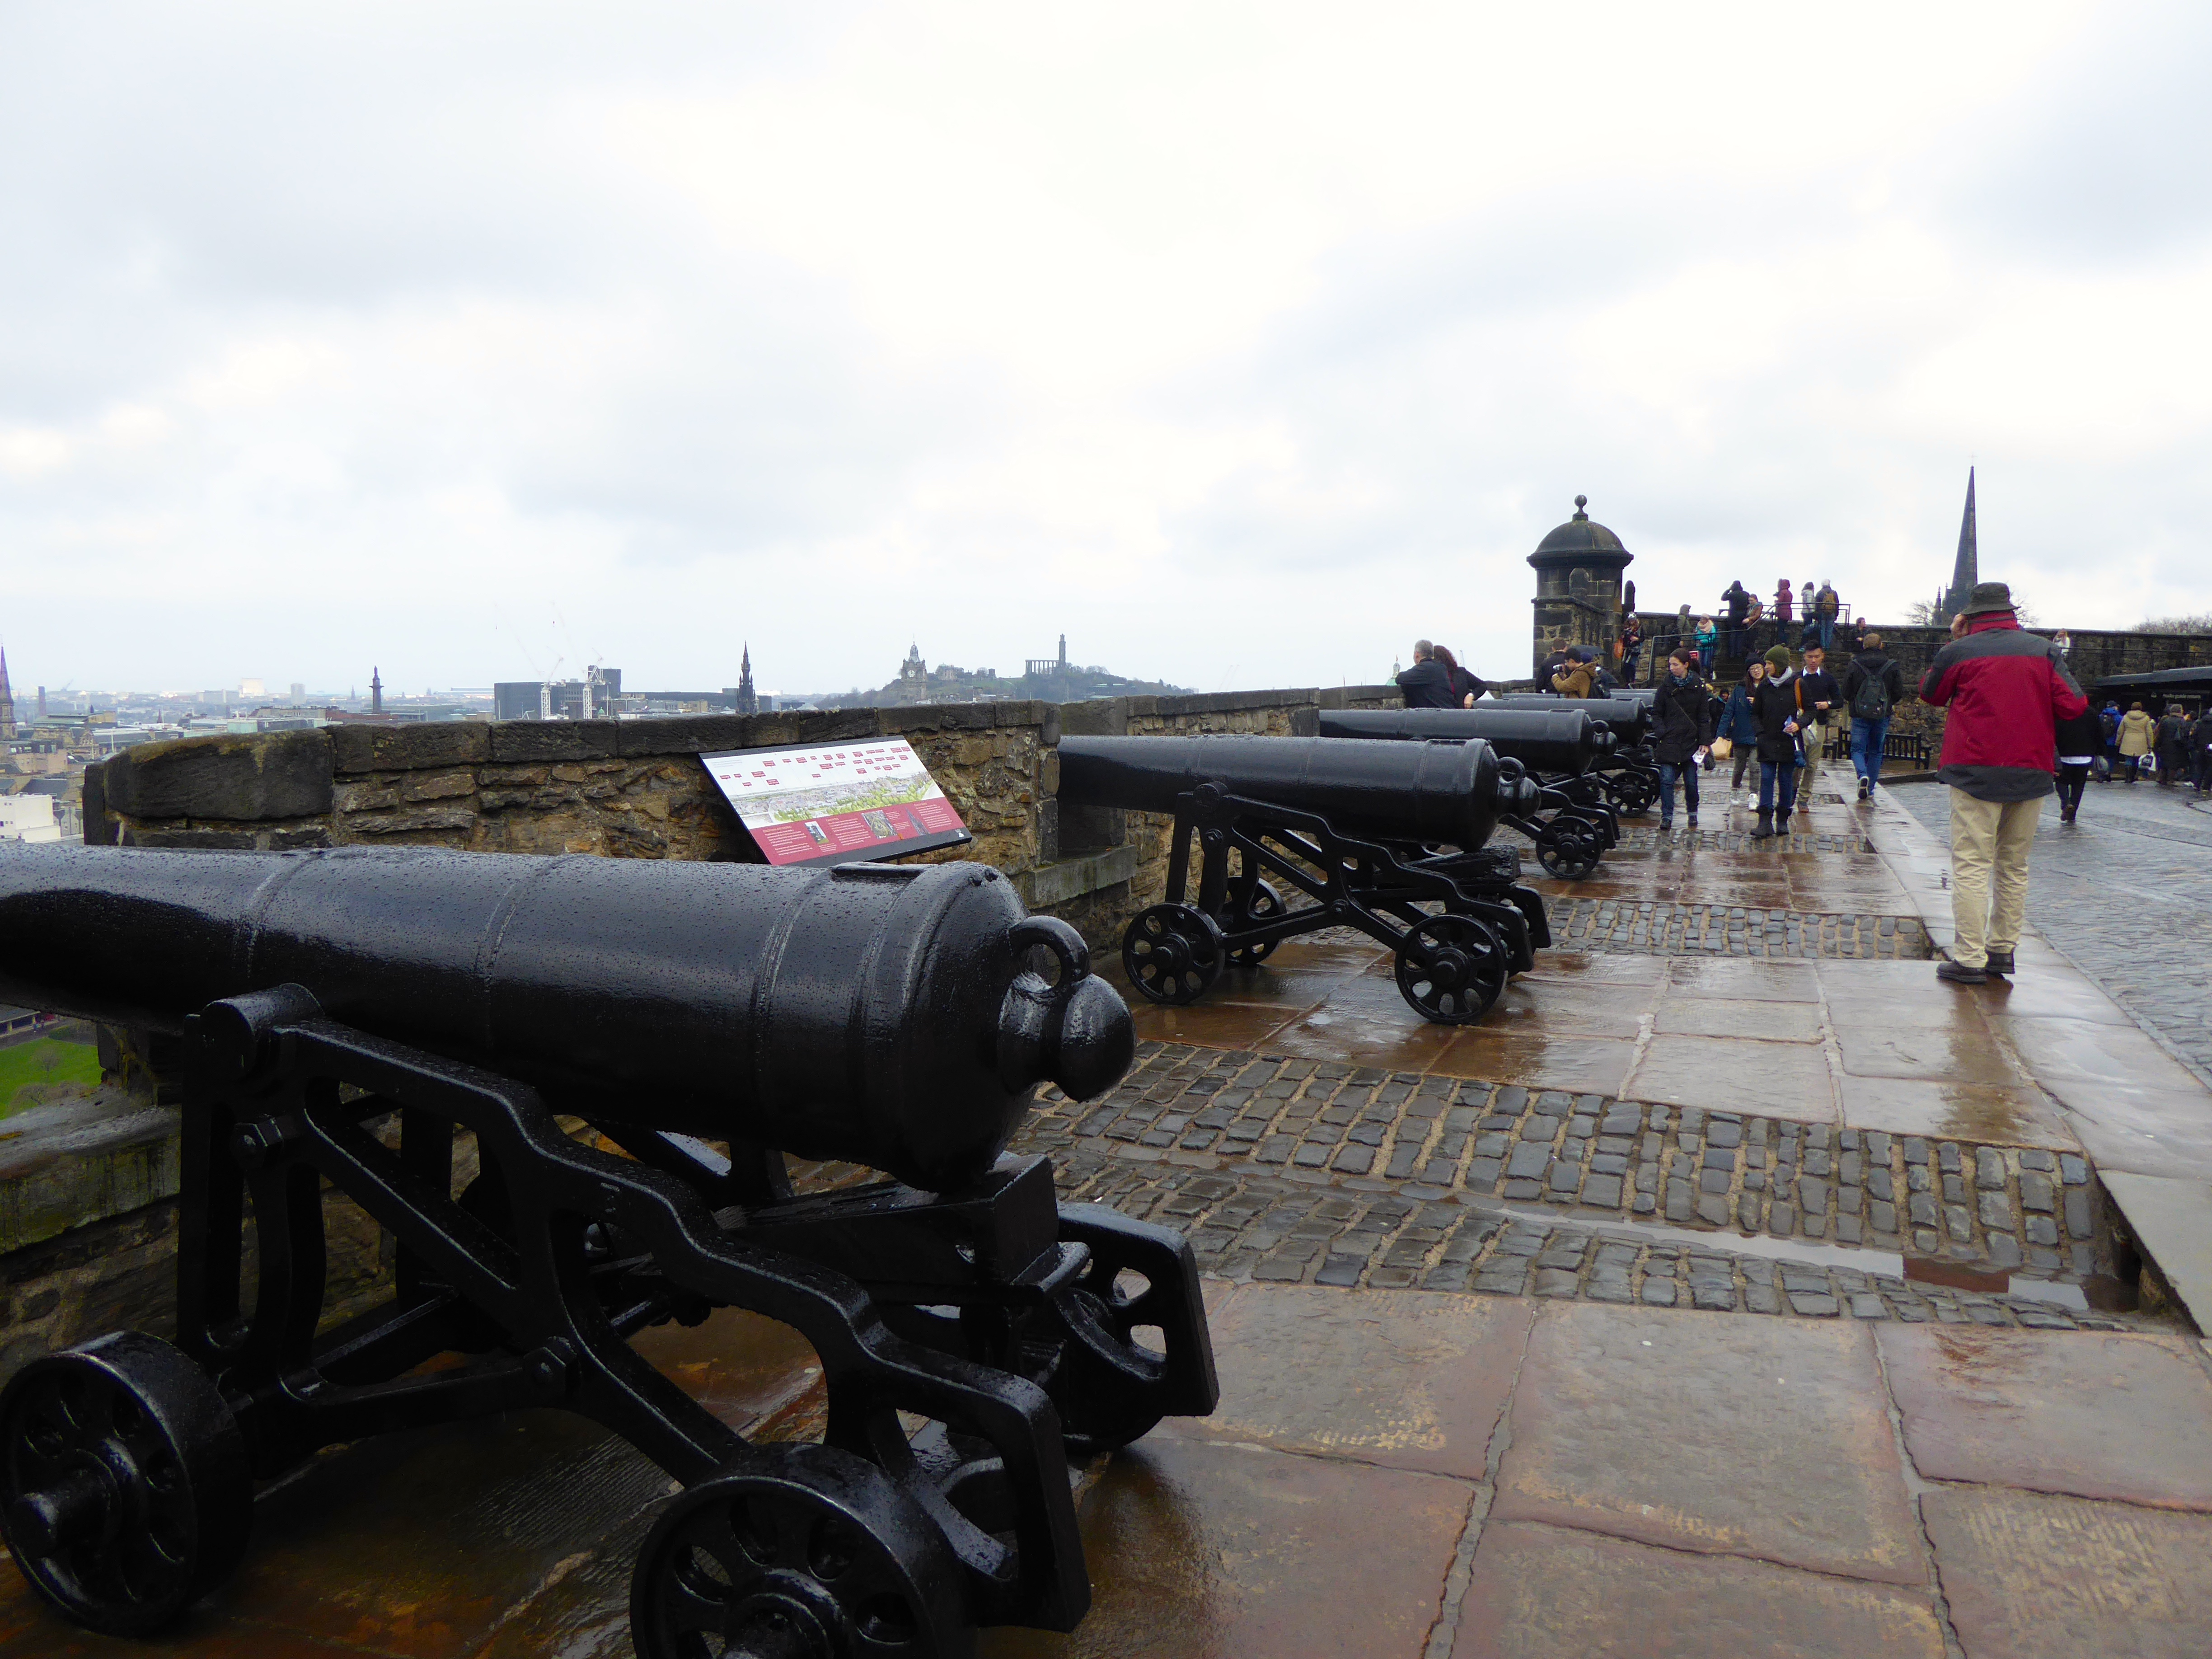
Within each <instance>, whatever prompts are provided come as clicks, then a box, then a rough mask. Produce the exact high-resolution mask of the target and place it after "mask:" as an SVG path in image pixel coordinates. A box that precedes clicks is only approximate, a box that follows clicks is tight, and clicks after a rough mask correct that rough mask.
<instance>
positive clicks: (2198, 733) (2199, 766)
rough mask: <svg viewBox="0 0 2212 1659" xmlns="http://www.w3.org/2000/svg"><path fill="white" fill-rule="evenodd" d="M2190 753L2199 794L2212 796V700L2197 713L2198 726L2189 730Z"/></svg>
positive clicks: (2205, 703)
mask: <svg viewBox="0 0 2212 1659" xmlns="http://www.w3.org/2000/svg"><path fill="white" fill-rule="evenodd" d="M2189 753H2190V757H2191V760H2192V761H2193V762H2194V763H2195V768H2196V775H2197V793H2198V794H2200V795H2212V699H2208V700H2207V701H2206V702H2204V704H2203V707H2201V708H2198V709H2197V724H2196V725H2194V726H2191V727H2190V728H2189Z"/></svg>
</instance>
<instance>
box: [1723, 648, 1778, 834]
mask: <svg viewBox="0 0 2212 1659" xmlns="http://www.w3.org/2000/svg"><path fill="white" fill-rule="evenodd" d="M1765 678H1766V659H1765V658H1764V657H1753V659H1751V660H1750V661H1749V662H1747V663H1746V664H1745V665H1743V678H1742V679H1741V681H1740V682H1738V683H1737V685H1736V688H1735V690H1733V691H1731V692H1729V699H1728V702H1727V705H1726V706H1725V707H1724V708H1723V710H1722V713H1721V718H1720V721H1719V725H1718V726H1717V729H1716V731H1715V732H1714V734H1713V735H1714V736H1715V738H1727V739H1728V744H1729V751H1730V756H1729V757H1730V758H1731V759H1733V760H1734V761H1735V771H1734V773H1733V775H1731V776H1730V777H1729V805H1730V806H1741V805H1743V772H1744V769H1745V768H1746V767H1747V766H1749V765H1750V764H1751V763H1752V762H1753V761H1755V760H1757V759H1758V758H1759V715H1758V714H1757V713H1756V711H1754V710H1753V708H1752V702H1751V694H1752V691H1753V688H1755V687H1756V686H1757V685H1758V684H1759V681H1761V680H1763V679H1765Z"/></svg>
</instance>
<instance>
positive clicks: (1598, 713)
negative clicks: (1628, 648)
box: [1473, 691, 1651, 744]
mask: <svg viewBox="0 0 2212 1659" xmlns="http://www.w3.org/2000/svg"><path fill="white" fill-rule="evenodd" d="M1491 708H1499V709H1506V708H1537V709H1549V710H1551V711H1552V712H1553V713H1554V714H1588V715H1589V717H1590V718H1591V719H1592V720H1595V721H1597V722H1598V723H1599V724H1600V725H1601V726H1607V727H1608V728H1609V729H1610V730H1611V731H1612V732H1613V735H1614V736H1615V737H1617V738H1620V741H1621V743H1622V744H1638V743H1641V742H1642V741H1643V740H1644V738H1646V737H1648V736H1650V732H1651V700H1650V698H1649V697H1632V696H1619V697H1551V696H1545V695H1543V694H1542V693H1541V692H1536V691H1513V692H1509V693H1507V694H1506V695H1505V696H1502V697H1485V698H1484V699H1483V700H1482V701H1481V702H1479V703H1477V704H1476V705H1475V708H1474V711H1473V712H1475V713H1477V714H1480V713H1483V712H1485V711H1486V710H1488V709H1491Z"/></svg>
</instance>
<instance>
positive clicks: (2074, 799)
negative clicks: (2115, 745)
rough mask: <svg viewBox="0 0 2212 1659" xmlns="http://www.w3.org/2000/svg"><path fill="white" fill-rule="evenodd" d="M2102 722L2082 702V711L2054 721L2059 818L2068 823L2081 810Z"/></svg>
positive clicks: (2102, 735)
mask: <svg viewBox="0 0 2212 1659" xmlns="http://www.w3.org/2000/svg"><path fill="white" fill-rule="evenodd" d="M2104 738H2105V732H2104V722H2103V721H2102V720H2099V719H2098V718H2097V711H2096V710H2095V709H2093V708H2090V707H2089V706H2088V702H2087V699H2086V698H2085V699H2084V700H2083V702H2082V706H2081V713H2080V714H2075V715H2073V716H2071V717H2070V718H2069V719H2066V720H2060V721H2059V722H2058V723H2057V731H2056V732H2055V741H2056V743H2057V750H2058V757H2057V765H2058V821H2059V823H2073V822H2074V820H2075V817H2078V816H2079V815H2080V813H2081V791H2082V790H2083V789H2084V788H2085V787H2087V785H2088V782H2089V773H2090V769H2092V768H2093V767H2094V766H2095V765H2096V763H2097V751H2098V750H2100V749H2101V748H2102V747H2103V746H2104Z"/></svg>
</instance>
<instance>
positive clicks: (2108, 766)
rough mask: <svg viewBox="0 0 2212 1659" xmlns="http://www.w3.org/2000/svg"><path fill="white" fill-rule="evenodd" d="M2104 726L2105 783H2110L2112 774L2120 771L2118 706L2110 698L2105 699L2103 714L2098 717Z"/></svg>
mask: <svg viewBox="0 0 2212 1659" xmlns="http://www.w3.org/2000/svg"><path fill="white" fill-rule="evenodd" d="M2098 718H2099V719H2100V720H2102V721H2103V722H2104V726H2105V781H2106V783H2110V782H2111V781H2112V774H2113V773H2115V772H2117V771H2118V770H2119V769H2120V706H2119V704H2118V703H2117V702H2113V701H2112V699H2111V698H2110V697H2107V698H2106V699H2105V712H2104V713H2103V714H2100V716H2099V717H2098Z"/></svg>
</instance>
